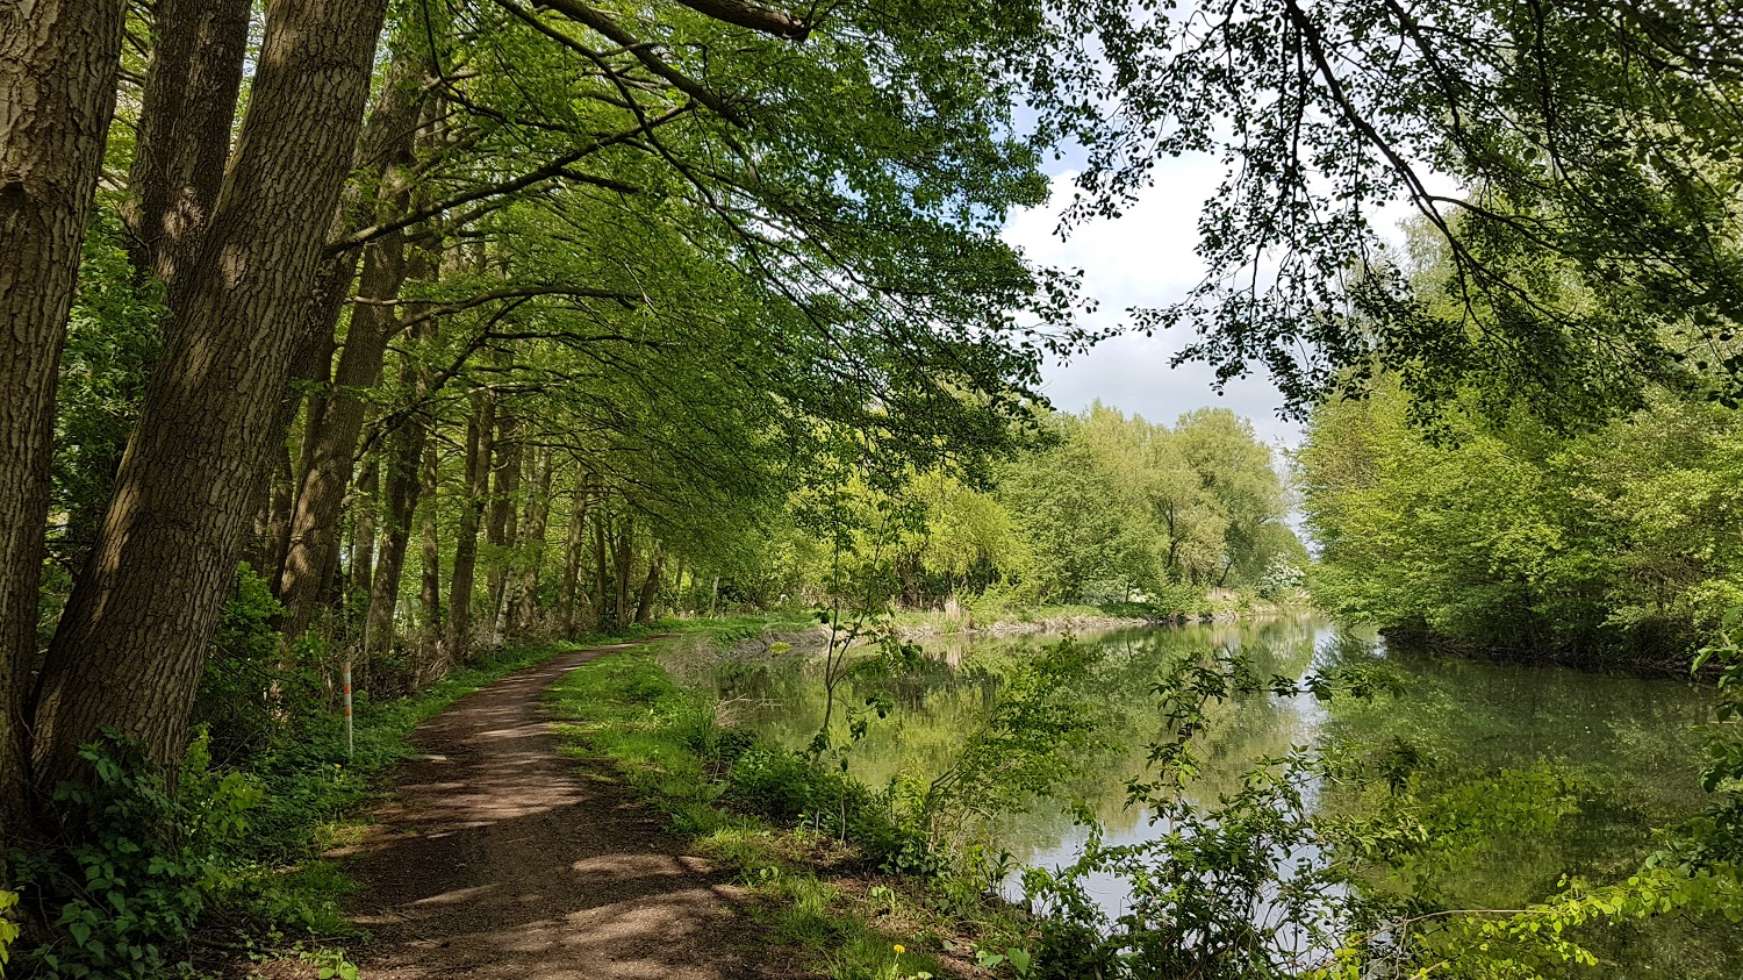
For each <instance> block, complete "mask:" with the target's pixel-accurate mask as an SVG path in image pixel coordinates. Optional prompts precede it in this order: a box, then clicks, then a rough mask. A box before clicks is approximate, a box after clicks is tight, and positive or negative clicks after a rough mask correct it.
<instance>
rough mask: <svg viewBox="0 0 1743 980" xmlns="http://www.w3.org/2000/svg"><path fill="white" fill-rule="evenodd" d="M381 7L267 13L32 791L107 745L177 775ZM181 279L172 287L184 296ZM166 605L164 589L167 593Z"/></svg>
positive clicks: (291, 3)
mask: <svg viewBox="0 0 1743 980" xmlns="http://www.w3.org/2000/svg"><path fill="white" fill-rule="evenodd" d="M385 7H386V0H273V2H272V3H270V5H269V6H268V10H267V21H266V34H265V40H264V42H263V44H262V46H261V51H260V59H259V64H260V68H259V71H258V73H257V74H256V75H255V78H254V83H253V87H252V90H251V92H250V95H249V105H248V112H247V116H246V118H245V120H244V122H243V126H242V134H241V137H240V139H239V140H238V141H237V146H236V152H235V154H234V158H233V159H232V161H231V163H230V166H229V169H228V170H227V172H226V174H225V179H224V185H223V188H222V190H221V191H220V192H219V195H218V202H217V205H216V207H215V208H214V210H213V214H212V218H211V220H210V221H209V222H208V224H207V229H206V232H205V234H204V236H203V241H202V243H201V246H200V249H199V254H198V258H197V259H196V260H195V262H194V263H193V264H192V265H191V266H190V267H189V268H188V269H187V275H189V276H191V277H192V279H191V280H190V281H189V283H188V286H187V288H186V289H185V290H179V292H181V293H183V294H184V295H183V299H182V302H181V304H180V306H179V308H175V309H173V310H172V312H173V314H174V317H175V323H174V325H173V327H172V329H171V332H170V338H169V343H168V345H167V347H166V350H165V354H164V358H163V361H162V364H161V365H160V367H159V369H158V372H157V374H156V376H155V377H154V378H153V381H152V384H151V386H150V388H149V390H148V392H147V394H146V398H145V403H144V406H143V408H142V411H141V413H140V422H139V427H138V429H137V431H136V432H135V434H134V437H133V440H132V441H131V443H130V444H129V445H128V448H127V453H126V456H125V457H124V458H123V460H122V463H121V469H120V471H119V473H118V474H117V476H116V481H115V487H116V489H115V497H114V502H113V503H112V504H111V505H110V508H109V513H108V515H107V516H106V517H105V519H104V523H103V528H102V531H101V532H100V533H99V535H98V538H97V542H96V546H95V547H94V548H93V550H92V553H91V559H90V562H89V564H88V565H87V568H86V571H85V574H84V575H83V577H82V578H81V579H80V581H79V582H78V584H77V585H76V586H75V587H74V589H73V593H72V596H71V598H70V600H69V601H68V603H67V607H66V611H65V612H64V613H63V615H62V617H61V622H60V628H59V630H58V632H57V633H56V635H55V639H54V642H53V644H52V645H51V647H50V650H49V659H48V662H47V664H46V666H45V673H44V677H43V683H42V685H41V691H42V697H41V700H40V702H39V704H38V710H37V717H36V726H37V728H36V733H37V734H36V741H37V744H36V745H35V746H34V749H35V757H36V760H37V763H38V768H37V771H36V774H35V775H36V778H37V779H38V781H39V784H40V785H53V784H54V783H55V782H56V781H58V780H61V779H65V778H69V777H71V776H73V775H75V774H76V773H78V772H79V771H80V770H81V764H80V761H79V758H78V750H79V746H80V745H82V744H84V743H85V742H87V741H89V740H90V739H91V738H92V737H93V736H95V735H96V734H97V732H98V731H99V730H101V729H103V728H105V727H111V728H114V729H116V730H117V731H119V732H121V733H122V734H124V735H129V736H133V737H136V738H138V739H139V740H140V741H142V742H143V743H144V745H145V746H146V748H147V750H148V751H149V753H150V755H151V757H152V758H153V759H154V760H156V761H157V762H159V763H161V764H164V765H166V766H168V765H172V764H173V763H174V762H175V761H176V760H178V759H179V758H180V756H181V753H182V751H183V749H184V748H185V747H186V741H187V724H188V711H189V708H190V705H191V703H192V700H193V694H194V690H195V688H196V686H197V685H198V683H199V677H200V673H201V670H202V668H203V667H204V664H205V658H206V653H207V649H208V647H209V644H210V642H211V636H212V631H213V628H214V627H215V625H216V622H217V618H218V614H219V612H220V610H221V609H222V607H223V604H224V600H225V597H226V595H227V593H228V591H229V589H230V587H231V582H232V579H233V577H234V573H235V569H236V560H237V557H238V553H239V551H240V548H241V544H242V537H243V531H244V529H245V527H246V523H247V520H248V516H249V515H248V509H249V506H248V505H249V496H250V492H251V491H252V489H253V488H254V486H255V485H256V484H255V480H256V478H257V476H258V474H259V473H260V471H261V468H262V467H263V466H265V464H266V461H267V456H268V453H269V452H270V451H271V448H272V446H273V445H274V444H275V443H276V441H277V440H278V438H279V437H280V435H281V433H280V432H279V431H278V430H277V423H278V422H279V406H280V403H281V399H280V396H281V394H282V392H283V391H284V389H285V386H286V384H287V383H288V381H289V379H290V374H291V369H292V364H293V360H294V358H295V356H296V354H297V351H298V348H299V346H300V345H301V344H302V342H303V339H304V332H303V327H304V325H305V324H306V322H307V321H306V318H305V313H306V308H305V304H304V302H303V299H304V297H306V296H307V295H308V291H309V288H310V284H311V283H312V282H313V281H314V278H315V272H316V268H317V266H318V264H319V261H320V257H321V251H322V247H323V245H324V244H325V232H326V230H327V228H328V227H329V225H330V222H331V218H332V215H333V210H334V208H335V206H336V205H337V202H338V197H339V191H340V186H341V184H342V183H343V182H344V179H345V173H346V170H347V168H348V166H349V163H350V156H351V152H352V149H353V147H354V144H355V141H356V137H357V132H358V129H359V127H360V125H361V117H362V113H363V103H364V100H365V98H366V97H367V95H368V91H369V81H370V67H371V64H372V61H373V57H374V52H375V43H376V39H377V36H378V35H379V34H380V32H381V23H382V18H383V14H384V9H385ZM179 275H181V273H178V276H179ZM166 586H168V587H166Z"/></svg>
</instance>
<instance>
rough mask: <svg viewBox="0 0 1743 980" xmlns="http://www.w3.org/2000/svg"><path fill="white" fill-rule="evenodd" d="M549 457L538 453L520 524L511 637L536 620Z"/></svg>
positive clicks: (548, 519) (548, 453)
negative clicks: (534, 479) (535, 469)
mask: <svg viewBox="0 0 1743 980" xmlns="http://www.w3.org/2000/svg"><path fill="white" fill-rule="evenodd" d="M551 455H552V454H551V450H549V449H546V450H543V451H542V452H540V453H539V462H538V470H537V473H538V477H537V482H536V483H535V485H534V487H533V491H532V493H530V494H528V495H527V505H526V516H525V517H524V519H523V520H522V521H521V555H520V560H519V566H520V581H519V582H518V583H516V584H515V586H514V588H513V594H514V603H513V608H512V610H511V612H510V614H509V618H508V631H509V634H510V635H515V634H520V633H525V632H528V631H529V630H531V629H532V628H533V625H534V621H535V620H536V619H537V618H538V612H539V572H540V571H542V570H543V569H544V565H545V531H546V529H547V528H548V527H549V526H550V523H551V462H552V460H551Z"/></svg>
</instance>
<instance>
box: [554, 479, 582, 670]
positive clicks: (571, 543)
mask: <svg viewBox="0 0 1743 980" xmlns="http://www.w3.org/2000/svg"><path fill="white" fill-rule="evenodd" d="M588 496H589V494H588V488H587V485H586V484H585V483H577V484H576V486H575V506H574V509H573V510H572V511H570V513H569V535H568V540H567V542H566V543H565V546H564V552H563V587H562V590H561V591H562V596H561V598H560V599H559V600H558V601H560V602H561V603H562V604H563V610H562V617H563V619H562V624H563V637H564V638H565V639H567V638H568V637H571V636H574V635H575V616H576V613H577V612H578V610H579V607H580V602H581V561H582V558H583V556H584V555H585V553H586V548H587V500H588Z"/></svg>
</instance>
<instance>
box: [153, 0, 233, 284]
mask: <svg viewBox="0 0 1743 980" xmlns="http://www.w3.org/2000/svg"><path fill="white" fill-rule="evenodd" d="M251 5H252V4H251V0H158V2H157V6H156V9H155V11H154V14H153V18H152V23H153V31H152V42H151V70H150V73H149V74H148V75H147V76H146V79H145V89H144V92H143V93H142V95H141V99H140V108H139V134H138V138H137V141H136V143H135V144H134V155H133V168H132V169H131V170H130V171H128V175H127V192H128V199H127V203H126V205H125V206H124V207H123V210H122V216H123V218H124V219H125V220H126V222H127V230H128V231H129V232H130V233H131V234H132V236H133V241H132V243H131V245H130V247H129V249H128V251H129V252H130V253H131V255H132V258H133V267H134V269H136V270H137V271H138V273H139V274H140V275H144V276H155V277H156V278H157V279H159V280H161V281H162V282H163V283H164V284H165V285H167V286H168V287H169V288H170V290H171V291H172V292H173V291H174V290H175V288H176V283H177V278H178V277H177V272H178V270H180V269H182V268H184V267H186V265H187V264H188V262H189V261H190V260H191V259H192V257H193V254H194V250H195V249H196V248H197V246H198V244H199V239H200V231H201V229H203V228H204V227H205V226H206V221H207V220H208V219H209V218H210V217H211V215H212V205H213V203H214V202H216V201H217V199H218V188H219V185H221V184H222V183H223V181H224V162H225V161H226V160H227V159H229V156H230V127H231V124H232V123H233V122H234V121H235V116H236V94H237V90H238V89H239V88H240V87H241V84H242V56H243V53H244V52H245V51H246V50H247V48H248V13H249V8H250V6H251Z"/></svg>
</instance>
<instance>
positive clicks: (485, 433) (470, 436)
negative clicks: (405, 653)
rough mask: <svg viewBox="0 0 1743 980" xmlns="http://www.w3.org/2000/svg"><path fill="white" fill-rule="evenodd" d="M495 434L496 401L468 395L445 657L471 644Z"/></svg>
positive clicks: (459, 655) (459, 654)
mask: <svg viewBox="0 0 1743 980" xmlns="http://www.w3.org/2000/svg"><path fill="white" fill-rule="evenodd" d="M495 431H496V401H495V399H494V398H493V397H492V396H491V394H490V392H488V391H478V392H474V393H473V395H472V415H471V417H470V418H468V419H467V420H466V475H465V476H466V494H465V497H464V499H462V500H461V501H460V524H459V527H458V528H456V529H455V532H454V533H455V535H456V537H455V541H454V572H453V574H452V575H451V576H449V579H448V589H449V594H448V657H449V659H451V660H456V661H457V660H463V659H465V657H466V653H467V650H468V648H469V647H470V646H471V643H472V591H473V588H472V577H473V573H474V572H475V571H476V569H477V566H478V523H479V521H480V520H482V519H483V517H484V501H485V498H486V497H488V496H489V494H490V459H491V440H492V439H493V438H494V434H495Z"/></svg>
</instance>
